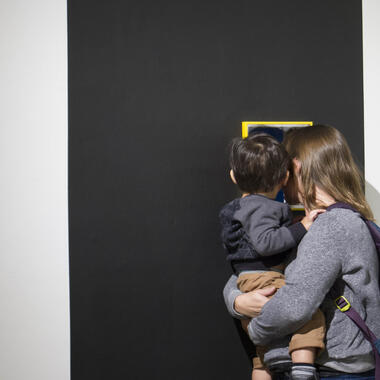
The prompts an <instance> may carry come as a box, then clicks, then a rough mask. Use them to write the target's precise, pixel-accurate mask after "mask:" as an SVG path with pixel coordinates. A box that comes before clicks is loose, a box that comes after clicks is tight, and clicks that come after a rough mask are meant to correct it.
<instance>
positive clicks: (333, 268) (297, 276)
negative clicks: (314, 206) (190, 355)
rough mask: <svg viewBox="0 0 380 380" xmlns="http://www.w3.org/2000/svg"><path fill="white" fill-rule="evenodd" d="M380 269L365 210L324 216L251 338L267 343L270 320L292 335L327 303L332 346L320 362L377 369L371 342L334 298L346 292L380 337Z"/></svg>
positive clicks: (274, 355) (274, 356) (274, 354)
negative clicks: (379, 281)
mask: <svg viewBox="0 0 380 380" xmlns="http://www.w3.org/2000/svg"><path fill="white" fill-rule="evenodd" d="M378 267H379V264H378V257H377V252H376V248H375V245H374V242H373V240H372V237H371V235H370V233H369V230H368V228H367V226H366V224H365V223H364V222H363V221H362V220H361V218H360V216H359V214H357V213H354V212H352V211H350V210H344V209H334V210H331V211H328V212H326V213H325V214H323V215H320V216H319V218H318V220H316V221H315V222H314V224H313V225H312V227H311V228H310V230H309V232H308V233H307V234H306V235H305V237H304V239H303V240H302V242H301V243H300V245H299V247H298V253H297V257H296V258H295V259H294V260H293V261H292V262H291V263H290V265H289V266H288V268H287V270H286V273H285V274H286V283H287V285H285V286H284V287H283V288H282V289H280V290H279V291H278V294H276V295H275V296H274V297H273V299H272V300H271V301H269V302H268V303H267V305H268V308H267V305H265V307H264V308H263V312H262V314H261V315H260V316H259V317H258V318H257V320H256V321H254V322H253V324H252V326H250V330H251V331H250V332H251V336H252V337H253V339H254V340H255V341H256V343H260V344H263V343H264V342H265V339H266V331H265V325H266V323H267V322H269V323H268V325H273V324H275V325H276V326H278V329H279V331H278V332H279V335H282V334H283V332H284V331H288V333H291V332H292V331H294V330H295V329H297V328H298V327H299V326H300V325H302V324H304V323H305V321H307V320H309V319H310V318H311V315H312V314H313V313H314V312H315V310H316V309H317V308H318V306H319V305H321V306H320V307H321V309H322V311H323V312H324V314H325V317H326V324H327V333H326V350H325V351H324V352H323V353H322V354H321V356H320V357H319V358H318V359H317V362H318V363H319V364H321V365H324V366H326V367H329V368H333V369H336V370H339V371H343V372H353V373H357V372H364V371H367V370H369V369H372V368H374V362H373V358H372V349H371V346H370V344H369V343H368V342H367V341H366V340H365V338H364V336H363V334H362V332H361V331H360V330H359V329H358V328H357V327H356V326H355V325H354V323H353V322H352V321H351V319H350V318H348V317H347V316H346V315H344V314H343V313H342V312H341V311H339V310H338V309H337V308H336V306H335V302H334V301H335V299H336V298H337V297H338V296H340V295H343V296H345V297H346V298H347V300H348V301H349V302H350V303H351V304H352V306H353V307H355V309H356V310H357V311H358V312H359V314H360V315H361V316H362V317H363V319H364V320H365V321H366V323H367V325H368V326H369V327H370V328H371V329H372V330H373V332H374V333H375V334H376V335H377V336H380V318H379V316H380V292H379V285H378V275H379V268H378ZM270 335H271V334H270V333H268V337H269V336H270ZM265 343H267V342H265ZM280 351H281V349H280V348H278V349H274V350H272V351H269V352H268V354H267V356H266V360H268V364H275V363H276V362H278V361H281V360H284V359H285V356H284V355H285V353H280Z"/></svg>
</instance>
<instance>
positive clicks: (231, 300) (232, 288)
mask: <svg viewBox="0 0 380 380" xmlns="http://www.w3.org/2000/svg"><path fill="white" fill-rule="evenodd" d="M236 281H237V277H236V276H235V275H232V276H231V277H230V278H229V280H228V281H227V283H226V285H225V286H224V289H223V297H224V302H225V304H226V306H227V310H228V312H229V313H230V314H231V316H232V317H234V318H238V319H244V318H246V317H245V316H244V315H242V314H240V313H238V312H237V311H236V310H235V309H234V304H235V299H236V297H237V296H239V295H240V294H242V292H241V291H240V290H239V289H238V287H237V285H236Z"/></svg>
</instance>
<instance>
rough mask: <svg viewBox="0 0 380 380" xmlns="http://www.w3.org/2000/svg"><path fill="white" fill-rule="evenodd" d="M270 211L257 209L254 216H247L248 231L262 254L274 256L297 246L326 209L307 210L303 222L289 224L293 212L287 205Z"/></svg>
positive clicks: (256, 248) (254, 245)
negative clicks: (280, 210) (280, 209)
mask: <svg viewBox="0 0 380 380" xmlns="http://www.w3.org/2000/svg"><path fill="white" fill-rule="evenodd" d="M282 212H283V215H281V213H280V212H279V210H273V212H270V210H268V209H267V208H264V207H263V208H262V209H256V210H255V215H254V217H249V215H248V217H247V218H246V224H245V225H246V232H247V234H248V235H249V238H250V240H251V243H252V246H253V248H254V249H255V250H256V252H257V253H258V254H259V255H261V256H272V255H276V254H278V253H280V252H284V251H287V250H289V249H291V248H294V247H296V246H297V245H298V244H299V242H300V241H301V240H302V238H303V237H304V235H305V234H306V232H307V230H308V229H309V228H310V226H311V224H312V223H313V221H314V219H315V218H316V217H317V215H318V214H319V213H321V212H324V210H314V211H312V212H307V213H306V216H305V217H304V218H303V219H302V220H301V222H298V223H294V224H292V225H289V223H290V220H291V212H290V209H289V208H288V207H287V208H286V209H282Z"/></svg>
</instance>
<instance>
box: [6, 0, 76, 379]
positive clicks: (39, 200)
mask: <svg viewBox="0 0 380 380" xmlns="http://www.w3.org/2000/svg"><path fill="white" fill-rule="evenodd" d="M66 19H67V13H66V1H65V0H33V1H30V0H1V2H0V41H1V45H0V46H1V50H0V55H1V57H0V83H1V85H0V109H1V112H0V194H1V197H0V252H1V253H0V379H1V380H13V379H14V380H68V379H69V378H70V371H69V365H70V362H69V359H70V345H69V343H70V342H69V277H68V231H67V229H68V222H67V213H68V208H67V37H66V36H67V25H66V24H67V22H66Z"/></svg>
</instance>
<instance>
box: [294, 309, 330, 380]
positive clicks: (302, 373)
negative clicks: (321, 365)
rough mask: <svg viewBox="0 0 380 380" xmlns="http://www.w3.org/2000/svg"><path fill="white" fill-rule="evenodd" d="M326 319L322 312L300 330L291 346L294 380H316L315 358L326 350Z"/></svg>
mask: <svg viewBox="0 0 380 380" xmlns="http://www.w3.org/2000/svg"><path fill="white" fill-rule="evenodd" d="M325 326H326V325H325V317H324V315H323V313H322V312H321V311H320V310H317V312H316V313H315V314H314V315H313V318H312V319H311V320H310V321H309V322H308V323H307V324H306V325H304V326H303V327H302V328H301V329H300V330H298V331H297V332H296V333H295V334H294V335H293V337H292V339H291V341H290V344H289V352H290V354H291V357H292V362H293V366H292V371H291V378H292V379H293V380H316V379H318V378H319V377H318V373H317V370H316V368H315V366H314V362H315V358H316V357H317V355H318V354H319V352H320V351H322V350H323V349H324V348H325V345H324V337H325V330H326V327H325Z"/></svg>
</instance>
